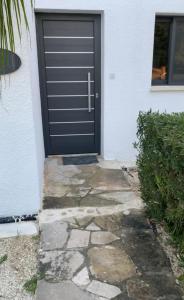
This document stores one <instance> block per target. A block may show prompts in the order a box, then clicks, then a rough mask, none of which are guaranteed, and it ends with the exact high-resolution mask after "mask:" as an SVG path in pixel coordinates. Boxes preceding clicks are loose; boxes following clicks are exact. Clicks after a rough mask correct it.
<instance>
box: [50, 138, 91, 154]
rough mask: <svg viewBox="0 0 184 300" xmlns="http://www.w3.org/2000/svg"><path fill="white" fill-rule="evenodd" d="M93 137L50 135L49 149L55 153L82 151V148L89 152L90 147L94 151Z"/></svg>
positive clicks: (77, 152)
mask: <svg viewBox="0 0 184 300" xmlns="http://www.w3.org/2000/svg"><path fill="white" fill-rule="evenodd" d="M94 139H95V136H94V135H77V136H59V137H57V136H55V137H50V141H51V148H52V149H51V150H52V153H53V154H55V155H57V154H79V153H84V149H85V153H90V152H92V149H94V151H95V148H94ZM74 145H75V147H74ZM94 151H93V152H94Z"/></svg>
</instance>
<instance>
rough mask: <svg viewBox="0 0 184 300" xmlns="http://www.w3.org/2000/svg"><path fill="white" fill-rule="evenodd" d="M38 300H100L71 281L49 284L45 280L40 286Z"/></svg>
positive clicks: (37, 294)
mask: <svg viewBox="0 0 184 300" xmlns="http://www.w3.org/2000/svg"><path fill="white" fill-rule="evenodd" d="M36 299H37V300H98V298H97V297H96V296H95V295H93V294H91V293H88V292H86V291H84V290H81V289H80V288H78V287H77V286H76V285H75V284H74V283H72V282H70V281H64V282H62V283H49V282H46V281H44V280H42V281H40V282H39V284H38V289H37V293H36Z"/></svg>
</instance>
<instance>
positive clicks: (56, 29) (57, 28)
mask: <svg viewBox="0 0 184 300" xmlns="http://www.w3.org/2000/svg"><path fill="white" fill-rule="evenodd" d="M43 30H44V35H46V36H75V37H77V36H81V37H85V36H93V35H94V29H93V22H88V21H85V23H84V21H74V20H73V21H65V20H47V21H44V22H43Z"/></svg>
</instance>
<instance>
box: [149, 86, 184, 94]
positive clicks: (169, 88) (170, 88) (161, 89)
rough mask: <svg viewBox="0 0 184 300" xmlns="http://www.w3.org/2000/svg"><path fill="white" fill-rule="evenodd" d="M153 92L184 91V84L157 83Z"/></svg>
mask: <svg viewBox="0 0 184 300" xmlns="http://www.w3.org/2000/svg"><path fill="white" fill-rule="evenodd" d="M151 92H184V85H155V86H152V87H151Z"/></svg>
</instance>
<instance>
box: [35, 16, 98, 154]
mask: <svg viewBox="0 0 184 300" xmlns="http://www.w3.org/2000/svg"><path fill="white" fill-rule="evenodd" d="M35 15H36V17H35V19H36V36H37V49H38V68H39V83H40V96H41V110H42V124H43V135H44V146H45V155H46V157H47V156H49V155H53V154H52V153H51V152H52V151H51V147H50V142H49V127H48V124H49V116H48V103H47V101H45V99H46V98H47V93H46V90H47V87H46V72H45V59H44V55H43V51H44V43H43V38H42V37H43V27H42V22H43V21H44V20H67V21H68V20H69V21H70V20H71V21H74V20H75V21H77V20H80V21H81V20H84V21H93V22H94V33H95V48H94V52H95V55H94V60H95V80H94V81H95V86H94V97H95V145H96V153H97V154H101V105H102V96H101V15H100V14H79V13H72V14H71V13H60V12H56V13H41V12H36V14H35ZM97 93H98V99H97V97H96V94H97ZM61 155H62V154H61Z"/></svg>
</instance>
